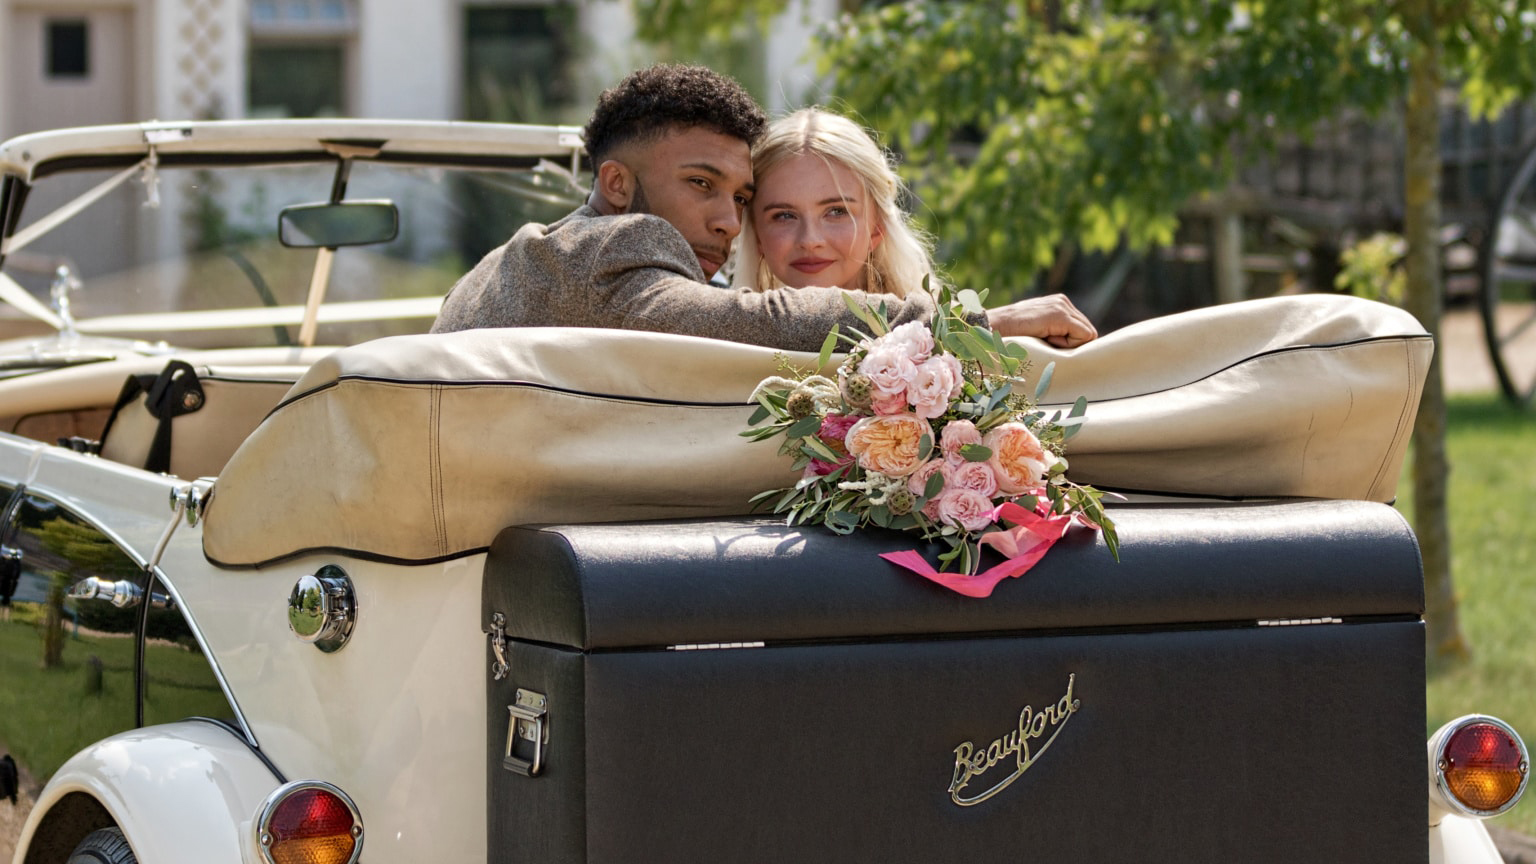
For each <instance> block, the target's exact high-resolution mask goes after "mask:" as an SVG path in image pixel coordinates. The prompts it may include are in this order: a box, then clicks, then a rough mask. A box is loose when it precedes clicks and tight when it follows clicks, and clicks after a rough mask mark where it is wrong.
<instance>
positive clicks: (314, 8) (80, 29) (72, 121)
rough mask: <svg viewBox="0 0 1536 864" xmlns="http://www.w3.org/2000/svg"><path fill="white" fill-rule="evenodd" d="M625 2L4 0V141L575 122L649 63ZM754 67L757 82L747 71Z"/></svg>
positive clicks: (797, 54)
mask: <svg viewBox="0 0 1536 864" xmlns="http://www.w3.org/2000/svg"><path fill="white" fill-rule="evenodd" d="M835 9H836V3H835V0H802V2H801V5H800V6H799V8H796V9H795V10H793V11H791V12H789V13H786V14H785V15H784V16H782V17H781V19H780V20H779V21H778V22H776V23H775V25H774V26H773V27H771V28H769V32H768V34H767V35H766V36H765V37H764V38H763V40H762V46H761V49H762V50H761V51H760V52H757V56H756V57H755V58H754V60H753V62H754V63H758V64H760V65H761V70H760V73H759V72H758V70H753V71H754V73H758V74H760V78H759V81H761V82H762V84H763V88H762V89H763V90H764V91H765V92H764V96H765V101H766V102H767V103H768V107H769V108H770V109H774V110H778V109H783V108H785V107H789V106H792V105H794V104H797V103H799V102H800V101H801V100H802V99H804V98H805V97H806V94H807V93H808V92H810V91H811V89H812V87H813V86H814V77H813V74H812V71H811V69H810V66H809V64H808V61H807V60H806V58H805V52H806V49H807V47H808V46H809V45H810V43H811V32H812V30H813V27H814V24H815V22H816V21H818V20H826V18H827V17H828V16H830V15H831V14H833V13H834V12H835ZM633 22H634V18H633V13H632V11H631V9H630V7H629V5H628V3H627V2H625V0H588V2H581V3H571V2H540V0H532V2H527V0H525V2H520V3H482V2H474V3H468V2H461V0H438V2H430V0H429V2H421V0H0V46H3V55H4V59H3V60H0V63H3V68H0V82H3V84H0V138H9V137H12V136H15V135H19V134H24V133H26V132H32V131H38V130H42V129H50V128H57V127H61V126H79V125H94V124H100V123H121V122H135V121H141V120H149V119H158V120H182V119H212V118H240V117H282V116H299V117H303V116H356V117H382V118H413V119H443V120H446V119H471V120H498V121H511V122H551V121H559V122H572V123H580V122H582V120H583V119H584V118H585V115H586V112H587V110H589V108H590V105H591V102H592V99H593V98H594V97H595V96H596V94H597V92H598V91H599V90H601V88H602V87H604V86H606V85H608V84H611V83H612V82H613V81H615V80H617V79H618V78H619V77H621V76H622V75H623V74H624V73H625V72H627V71H628V70H630V69H632V68H634V67H635V66H638V65H642V64H644V63H646V62H650V60H652V59H654V57H655V51H654V49H652V48H649V47H647V46H644V45H641V44H639V43H638V42H637V41H636V40H635V38H634V23H633ZM753 77H757V74H754V76H753Z"/></svg>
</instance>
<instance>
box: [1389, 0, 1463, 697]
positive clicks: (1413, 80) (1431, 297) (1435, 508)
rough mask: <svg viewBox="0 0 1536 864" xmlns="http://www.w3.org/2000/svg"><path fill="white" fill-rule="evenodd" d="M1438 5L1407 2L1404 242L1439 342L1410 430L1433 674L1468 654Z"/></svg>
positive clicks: (1417, 309) (1416, 301)
mask: <svg viewBox="0 0 1536 864" xmlns="http://www.w3.org/2000/svg"><path fill="white" fill-rule="evenodd" d="M1435 7H1436V0H1410V2H1408V3H1407V4H1406V5H1405V9H1404V12H1405V14H1404V19H1405V21H1404V23H1405V24H1407V25H1408V31H1409V33H1410V34H1412V36H1413V43H1414V44H1413V49H1412V53H1411V54H1410V55H1409V60H1408V77H1409V82H1408V105H1407V109H1406V111H1405V115H1406V118H1405V119H1406V123H1405V126H1406V159H1405V160H1404V172H1405V177H1404V188H1403V191H1404V198H1405V201H1404V205H1405V210H1404V234H1405V235H1406V237H1407V241H1408V258H1407V261H1406V269H1407V275H1408V303H1407V305H1408V310H1409V311H1410V312H1412V313H1413V314H1414V315H1415V316H1417V317H1418V319H1419V322H1420V323H1421V324H1423V325H1424V329H1426V330H1428V331H1429V332H1430V334H1431V335H1432V336H1433V337H1434V339H1435V344H1436V351H1435V357H1434V360H1433V361H1432V362H1431V363H1430V366H1429V377H1428V380H1426V381H1425V382H1424V396H1423V398H1422V399H1421V400H1420V402H1419V413H1418V417H1417V418H1415V420H1414V424H1413V505H1414V506H1413V523H1414V530H1415V531H1416V532H1417V533H1418V535H1419V548H1420V549H1421V550H1422V552H1423V555H1424V594H1425V612H1424V619H1425V626H1426V628H1427V630H1428V632H1427V634H1426V638H1427V641H1428V644H1427V645H1426V648H1427V651H1428V660H1429V665H1430V666H1431V668H1433V667H1436V666H1440V665H1444V664H1446V663H1448V662H1455V661H1460V660H1464V659H1466V658H1467V657H1468V656H1469V654H1470V651H1469V649H1468V647H1467V643H1466V640H1465V639H1464V638H1463V637H1462V635H1461V624H1460V623H1459V621H1458V618H1457V614H1456V592H1455V588H1454V585H1453V583H1452V581H1451V555H1450V551H1451V538H1450V528H1449V523H1448V519H1447V513H1448V512H1449V510H1448V506H1447V486H1448V482H1447V481H1448V477H1449V473H1450V466H1449V463H1448V461H1447V459H1446V455H1445V414H1446V412H1445V382H1444V378H1443V376H1442V373H1441V363H1440V351H1439V344H1440V329H1441V327H1440V319H1441V311H1442V310H1443V308H1444V300H1443V294H1444V288H1443V286H1442V285H1441V272H1440V238H1439V234H1440V171H1441V161H1440V89H1441V84H1442V75H1443V72H1442V69H1441V49H1440V33H1439V25H1438V22H1437V21H1436V14H1435V13H1436V8H1435Z"/></svg>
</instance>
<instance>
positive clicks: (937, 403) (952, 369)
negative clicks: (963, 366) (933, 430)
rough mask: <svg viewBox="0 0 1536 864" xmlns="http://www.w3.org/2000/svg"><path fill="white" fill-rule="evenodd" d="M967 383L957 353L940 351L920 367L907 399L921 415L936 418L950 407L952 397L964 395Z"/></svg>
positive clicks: (910, 386) (909, 388)
mask: <svg viewBox="0 0 1536 864" xmlns="http://www.w3.org/2000/svg"><path fill="white" fill-rule="evenodd" d="M964 383H965V379H964V377H963V376H962V373H961V371H960V361H959V360H957V359H955V356H954V355H953V354H938V355H935V356H933V357H929V358H928V359H927V360H924V361H923V362H922V365H920V366H918V367H917V374H915V375H913V376H912V383H911V384H910V385H908V387H907V399H908V400H909V401H910V402H911V403H912V409H913V411H914V412H916V414H917V416H919V417H927V418H928V419H930V420H932V419H933V418H935V417H938V416H940V415H942V414H943V413H944V412H945V411H948V410H949V403H950V400H952V399H954V398H955V397H956V396H959V395H960V393H961V387H962V385H963V384H964Z"/></svg>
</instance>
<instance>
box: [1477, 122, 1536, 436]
mask: <svg viewBox="0 0 1536 864" xmlns="http://www.w3.org/2000/svg"><path fill="white" fill-rule="evenodd" d="M1487 237H1488V240H1487V241H1486V243H1485V254H1484V255H1483V256H1482V257H1483V262H1482V270H1483V273H1482V277H1483V278H1482V285H1481V286H1480V288H1479V292H1478V300H1479V305H1480V306H1481V308H1482V315H1483V335H1484V337H1485V340H1486V342H1487V345H1488V359H1489V360H1490V361H1492V363H1493V369H1494V371H1495V372H1496V373H1497V374H1498V376H1499V389H1501V390H1502V391H1503V392H1504V396H1505V398H1506V399H1508V400H1509V401H1511V402H1513V403H1515V404H1517V405H1520V406H1522V407H1524V406H1527V405H1529V404H1530V402H1531V397H1532V395H1533V394H1536V147H1533V148H1531V149H1530V150H1529V151H1527V152H1526V154H1525V157H1524V158H1523V159H1522V160H1521V162H1520V167H1519V168H1518V169H1517V170H1516V171H1515V175H1514V178H1513V179H1512V180H1511V181H1510V184H1509V185H1508V186H1507V187H1505V189H1504V194H1503V195H1501V196H1500V197H1499V201H1498V205H1497V206H1496V207H1495V208H1494V210H1493V212H1492V213H1491V214H1490V217H1489V224H1488V232H1487Z"/></svg>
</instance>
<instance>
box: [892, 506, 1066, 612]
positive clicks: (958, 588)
mask: <svg viewBox="0 0 1536 864" xmlns="http://www.w3.org/2000/svg"><path fill="white" fill-rule="evenodd" d="M993 521H1007V522H1011V523H1013V526H1014V527H1012V528H1006V529H1004V530H1001V531H989V532H987V533H986V534H983V535H981V539H980V540H979V541H978V542H977V551H978V552H979V551H980V547H982V546H991V547H992V548H994V549H996V550H997V551H998V552H1000V553H1002V555H1003V557H1004V558H1005V559H1007V560H1005V561H1003V563H1001V564H998V565H996V566H994V567H990V568H988V569H987V570H985V571H983V572H981V573H940V572H939V571H937V570H935V569H933V565H932V564H929V563H928V559H926V558H924V557H923V556H922V555H920V554H918V552H917V550H916V549H908V550H906V551H905V552H883V553H881V555H880V557H881V558H884V559H885V560H887V561H889V562H891V563H892V564H895V565H896V566H898V567H905V568H906V569H908V570H911V571H912V572H913V573H916V574H917V575H919V576H922V577H924V578H926V579H930V580H932V581H934V582H937V583H939V584H940V585H943V586H944V587H945V588H948V589H949V590H951V591H954V592H956V593H959V594H964V595H965V596H967V597H990V596H992V590H993V589H994V588H996V587H997V583H999V582H1001V581H1003V580H1004V579H1007V578H1008V577H1010V576H1011V577H1014V578H1018V577H1019V576H1022V575H1024V573H1025V572H1026V571H1028V570H1029V568H1031V567H1033V566H1035V564H1037V563H1039V561H1040V559H1041V558H1044V557H1045V553H1047V552H1049V551H1050V550H1051V547H1052V546H1054V545H1056V541H1057V540H1060V539H1061V538H1062V536H1063V535H1065V534H1066V533H1067V526H1068V525H1071V524H1072V517H1071V516H1045V515H1041V514H1040V513H1037V512H1035V511H1033V510H1026V509H1024V508H1023V507H1021V506H1019V505H1018V504H1015V503H1014V502H1012V501H1006V502H1004V503H1002V504H1000V505H998V507H997V509H996V510H994V511H993Z"/></svg>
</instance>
